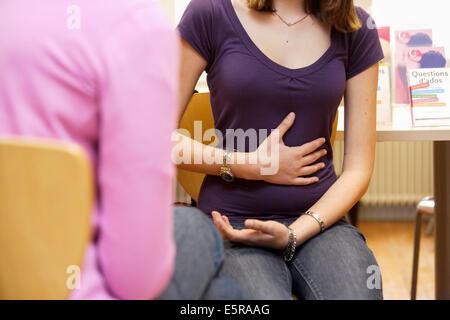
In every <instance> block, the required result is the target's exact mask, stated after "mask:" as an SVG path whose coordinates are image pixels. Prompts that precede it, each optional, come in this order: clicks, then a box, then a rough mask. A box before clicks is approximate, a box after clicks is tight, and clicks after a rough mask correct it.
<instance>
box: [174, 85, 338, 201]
mask: <svg viewBox="0 0 450 320" xmlns="http://www.w3.org/2000/svg"><path fill="white" fill-rule="evenodd" d="M194 121H201V123H202V136H203V133H204V132H205V131H206V130H208V129H212V128H214V117H213V114H212V109H211V103H210V96H209V93H194V95H193V96H192V99H191V101H190V102H189V104H188V106H187V108H186V111H185V112H184V114H183V117H182V118H181V122H180V128H181V129H186V130H187V131H189V133H190V135H191V137H193V138H201V137H202V136H199V137H194ZM337 124H338V113H336V118H335V120H334V124H333V132H332V135H331V145H333V144H334V139H335V137H336V131H337ZM198 141H200V139H198ZM214 142H217V140H215V141H214ZM204 178H205V174H203V173H198V172H191V171H187V170H183V169H178V177H177V179H178V182H179V183H180V184H181V186H182V187H183V188H184V190H185V191H186V192H187V193H188V194H189V195H190V197H191V198H192V199H193V200H194V201H195V202H197V201H198V195H199V193H200V187H201V185H202V183H203V179H204Z"/></svg>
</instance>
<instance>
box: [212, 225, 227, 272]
mask: <svg viewBox="0 0 450 320" xmlns="http://www.w3.org/2000/svg"><path fill="white" fill-rule="evenodd" d="M213 228H214V229H211V231H212V233H213V238H214V248H213V250H214V269H215V273H217V272H218V271H219V269H220V266H221V265H222V262H223V260H224V259H225V254H224V248H223V240H222V238H221V236H220V234H219V232H218V231H217V229H215V226H213Z"/></svg>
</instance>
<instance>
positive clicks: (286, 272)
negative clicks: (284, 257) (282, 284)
mask: <svg viewBox="0 0 450 320" xmlns="http://www.w3.org/2000/svg"><path fill="white" fill-rule="evenodd" d="M283 266H284V271H285V272H283V278H284V280H286V286H287V287H288V288H289V287H290V290H291V291H292V283H289V276H288V274H290V273H291V271H290V270H289V267H288V266H287V263H286V262H285V263H283Z"/></svg>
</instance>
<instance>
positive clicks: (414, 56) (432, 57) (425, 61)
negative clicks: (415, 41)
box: [406, 47, 447, 69]
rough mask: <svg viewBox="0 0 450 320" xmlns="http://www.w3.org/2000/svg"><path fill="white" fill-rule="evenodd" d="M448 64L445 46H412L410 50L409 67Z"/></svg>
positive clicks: (443, 65)
mask: <svg viewBox="0 0 450 320" xmlns="http://www.w3.org/2000/svg"><path fill="white" fill-rule="evenodd" d="M446 64H447V59H446V58H445V49H444V47H412V48H409V50H408V55H407V59H406V68H407V69H419V68H445V67H446Z"/></svg>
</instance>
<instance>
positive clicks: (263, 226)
mask: <svg viewBox="0 0 450 320" xmlns="http://www.w3.org/2000/svg"><path fill="white" fill-rule="evenodd" d="M211 215H212V217H213V220H214V224H215V225H216V227H217V229H219V231H220V233H221V234H222V236H223V237H224V238H225V239H227V240H230V241H233V242H240V243H242V244H245V245H247V246H252V247H263V248H270V249H277V250H284V249H286V246H287V244H288V240H289V231H288V228H287V227H286V226H285V225H284V224H282V223H279V222H276V221H261V220H255V219H248V220H246V221H245V226H246V227H247V228H248V229H242V230H238V229H234V228H233V226H232V225H231V224H230V222H229V221H228V218H227V217H226V216H223V215H221V214H220V213H219V212H217V211H213V212H212V213H211Z"/></svg>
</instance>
